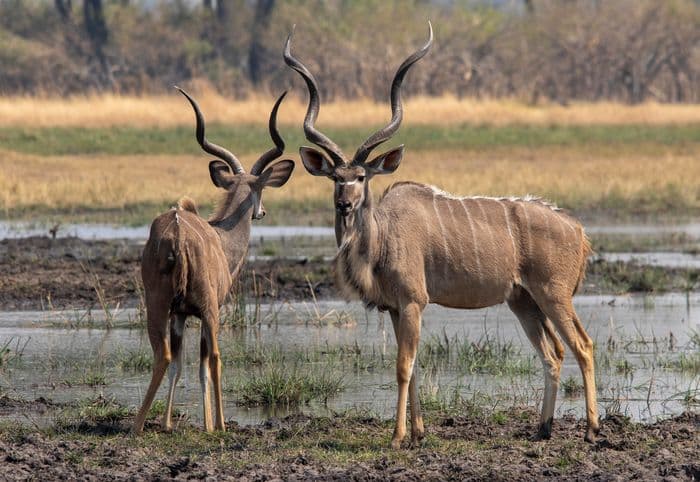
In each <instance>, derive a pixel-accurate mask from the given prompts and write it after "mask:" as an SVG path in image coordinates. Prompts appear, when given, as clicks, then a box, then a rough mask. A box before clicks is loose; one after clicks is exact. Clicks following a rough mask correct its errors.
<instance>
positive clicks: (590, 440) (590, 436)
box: [583, 427, 600, 444]
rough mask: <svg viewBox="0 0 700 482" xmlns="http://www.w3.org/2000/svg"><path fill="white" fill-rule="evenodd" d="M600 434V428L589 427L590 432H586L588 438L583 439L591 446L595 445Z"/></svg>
mask: <svg viewBox="0 0 700 482" xmlns="http://www.w3.org/2000/svg"><path fill="white" fill-rule="evenodd" d="M598 432H600V427H595V428H594V427H588V430H586V436H585V437H583V440H585V441H586V442H588V443H589V444H594V443H595V439H596V435H598Z"/></svg>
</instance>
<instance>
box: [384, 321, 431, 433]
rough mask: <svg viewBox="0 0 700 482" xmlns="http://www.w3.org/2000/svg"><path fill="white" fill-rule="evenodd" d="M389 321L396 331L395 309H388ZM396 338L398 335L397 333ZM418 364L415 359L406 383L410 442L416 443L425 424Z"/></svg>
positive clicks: (423, 431)
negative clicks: (409, 412) (409, 408)
mask: <svg viewBox="0 0 700 482" xmlns="http://www.w3.org/2000/svg"><path fill="white" fill-rule="evenodd" d="M389 314H390V315H391V321H392V323H393V325H394V333H395V334H397V333H398V330H399V328H398V326H399V325H398V324H399V313H398V312H397V311H393V310H392V311H390V312H389ZM397 340H398V335H397ZM417 377H418V366H417V365H416V363H415V361H414V363H413V372H412V373H411V380H410V381H409V383H408V403H409V406H410V407H411V443H412V444H417V443H418V442H420V440H422V439H423V437H424V436H425V426H424V424H423V415H422V414H421V408H420V397H419V395H418V380H417Z"/></svg>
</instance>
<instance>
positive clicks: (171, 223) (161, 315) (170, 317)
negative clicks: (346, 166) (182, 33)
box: [133, 89, 294, 434]
mask: <svg viewBox="0 0 700 482" xmlns="http://www.w3.org/2000/svg"><path fill="white" fill-rule="evenodd" d="M180 92H182V94H183V95H184V96H185V97H187V99H188V100H189V102H190V104H191V105H192V108H193V109H194V112H195V117H196V121H197V127H196V138H197V141H198V142H199V144H200V146H201V147H202V149H203V150H204V151H205V152H207V153H209V154H211V155H213V156H216V157H217V158H218V159H217V160H214V161H211V162H210V163H209V174H210V176H211V180H212V182H213V183H214V185H215V186H216V187H219V188H222V189H224V190H225V191H226V192H225V193H224V195H223V197H222V199H221V201H220V203H219V206H218V209H217V211H216V213H215V214H214V215H213V216H212V217H211V218H210V219H209V220H205V219H203V218H201V217H200V216H199V215H198V213H197V209H196V207H195V204H194V202H193V201H192V200H191V199H188V198H183V199H181V200H180V201H179V202H178V204H177V206H176V207H174V208H172V209H171V210H169V211H167V212H166V213H164V214H161V215H160V216H158V217H157V218H156V219H155V220H154V221H153V223H152V224H151V231H150V235H149V237H148V241H147V242H146V246H145V248H144V250H143V258H142V261H141V276H142V278H143V286H144V291H145V297H146V311H147V316H148V337H149V340H150V342H151V347H152V348H153V357H154V361H153V375H152V378H151V382H150V385H149V386H148V390H147V391H146V396H145V397H144V400H143V404H142V405H141V409H140V410H139V413H138V415H137V416H136V420H135V422H134V426H133V432H134V433H136V434H138V433H141V432H142V431H143V425H144V421H145V419H146V415H147V413H148V410H149V408H150V407H151V404H152V402H153V398H154V397H155V394H156V391H157V390H158V387H159V386H160V383H161V381H162V379H163V376H164V375H165V372H166V370H167V369H168V367H170V370H169V377H168V378H169V381H170V386H169V389H168V398H167V402H166V408H165V413H164V415H163V421H162V425H163V428H164V429H166V430H170V429H171V428H172V422H171V414H172V407H173V398H174V391H175V386H176V385H177V382H178V380H179V378H180V373H181V371H182V353H183V350H182V343H183V335H184V332H185V320H186V318H187V317H188V316H196V317H198V318H200V320H201V322H202V323H201V343H200V368H199V378H200V384H201V390H202V409H203V412H204V414H203V415H204V428H205V430H207V431H211V430H212V428H213V427H216V429H218V430H224V429H225V426H224V414H223V401H222V394H221V362H220V359H219V347H218V342H217V332H218V327H219V307H220V306H221V305H222V304H223V303H224V301H225V299H226V296H227V295H228V293H229V291H230V289H231V286H232V284H233V283H234V282H236V281H237V280H238V278H239V276H240V273H241V269H242V266H243V264H244V262H245V259H246V255H247V253H248V241H249V238H250V226H251V221H252V220H253V219H261V218H262V217H263V216H264V215H265V209H264V208H263V204H262V191H263V189H264V188H265V187H280V186H282V185H284V184H285V183H286V182H287V180H288V179H289V177H290V176H291V174H292V171H293V169H294V162H293V161H290V160H283V161H279V162H275V163H274V164H272V162H273V161H274V160H275V159H277V158H278V157H280V156H281V155H282V153H283V151H284V142H283V140H282V138H281V137H280V135H279V133H278V131H277V126H276V122H277V110H278V108H279V106H280V103H281V102H282V99H283V98H284V96H285V94H286V93H285V94H282V95H281V96H280V97H279V99H278V100H277V102H276V103H275V105H274V107H273V109H272V112H271V114H270V122H269V130H270V136H271V137H272V140H273V142H274V144H275V147H273V148H272V149H270V150H269V151H267V152H266V153H264V154H263V155H262V156H261V157H260V158H259V159H258V160H257V161H256V162H255V164H254V165H253V167H252V169H251V171H250V173H246V172H245V170H244V169H243V166H242V164H241V163H240V161H239V160H238V159H237V158H236V157H235V156H234V155H233V154H232V153H231V152H229V151H228V150H226V149H224V148H223V147H221V146H218V145H216V144H213V143H211V142H209V141H208V140H207V139H206V137H205V135H204V133H205V122H204V117H203V115H202V112H201V110H200V108H199V106H198V105H197V102H196V101H195V100H194V99H193V98H192V97H190V96H189V95H188V94H187V93H186V92H185V91H183V90H181V89H180ZM210 378H211V382H212V385H213V389H214V401H215V405H216V424H215V425H213V424H212V416H211V399H210V389H209V380H210Z"/></svg>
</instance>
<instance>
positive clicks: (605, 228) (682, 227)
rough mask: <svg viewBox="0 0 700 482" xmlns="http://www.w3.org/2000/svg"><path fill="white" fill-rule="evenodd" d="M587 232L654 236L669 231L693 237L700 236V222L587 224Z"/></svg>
mask: <svg viewBox="0 0 700 482" xmlns="http://www.w3.org/2000/svg"><path fill="white" fill-rule="evenodd" d="M586 233H588V234H589V235H590V234H608V235H612V234H621V235H634V234H636V235H645V236H654V235H661V234H669V233H679V234H685V235H687V236H689V237H691V238H700V223H687V224H667V225H665V224H611V225H600V226H596V225H591V224H587V225H586Z"/></svg>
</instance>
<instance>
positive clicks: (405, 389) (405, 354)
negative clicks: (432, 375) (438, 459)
mask: <svg viewBox="0 0 700 482" xmlns="http://www.w3.org/2000/svg"><path fill="white" fill-rule="evenodd" d="M422 311H423V307H422V306H420V305H418V304H417V303H411V304H409V305H407V306H405V307H404V308H403V309H402V310H401V312H400V313H399V322H398V323H394V331H395V334H396V342H397V344H398V356H397V358H396V381H397V382H398V388H399V396H398V401H397V405H396V427H395V429H394V436H393V438H392V440H391V448H393V449H398V448H400V447H401V441H402V440H403V439H404V437H405V436H406V402H407V399H408V395H409V384H410V382H411V377H412V376H413V366H414V364H415V361H416V353H417V352H418V343H419V341H420V323H421V313H422ZM413 383H414V392H413V396H415V399H416V400H417V398H418V393H417V387H416V383H417V382H415V381H414V382H413ZM414 401H415V400H414ZM411 411H412V413H415V414H416V415H419V414H420V407H419V406H418V404H417V403H416V404H414V405H412V408H411ZM419 425H420V428H422V425H423V422H422V420H420V422H419V421H418V420H416V431H417V430H418V427H419Z"/></svg>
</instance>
